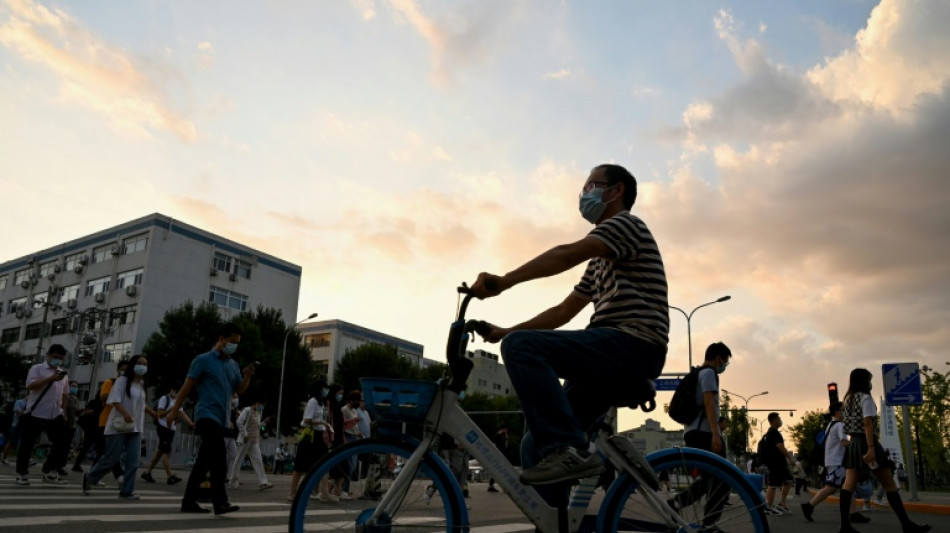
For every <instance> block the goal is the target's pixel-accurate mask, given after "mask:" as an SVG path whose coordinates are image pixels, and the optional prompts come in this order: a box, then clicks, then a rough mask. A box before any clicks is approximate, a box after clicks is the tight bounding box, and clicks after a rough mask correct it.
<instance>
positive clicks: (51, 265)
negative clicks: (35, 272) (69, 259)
mask: <svg viewBox="0 0 950 533" xmlns="http://www.w3.org/2000/svg"><path fill="white" fill-rule="evenodd" d="M55 273H56V261H47V262H45V263H43V264H42V265H40V277H42V278H45V277H46V276H49V275H50V274H55Z"/></svg>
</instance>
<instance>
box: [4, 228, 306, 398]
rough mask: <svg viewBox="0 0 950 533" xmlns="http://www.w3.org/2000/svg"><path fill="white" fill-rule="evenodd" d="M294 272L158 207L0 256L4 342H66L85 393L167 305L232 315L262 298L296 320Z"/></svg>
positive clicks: (36, 349) (29, 345)
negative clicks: (199, 306) (214, 308)
mask: <svg viewBox="0 0 950 533" xmlns="http://www.w3.org/2000/svg"><path fill="white" fill-rule="evenodd" d="M300 277H301V268H300V267H299V266H297V265H294V264H292V263H289V262H287V261H284V260H282V259H278V258H277V257H274V256H271V255H268V254H265V253H263V252H260V251H258V250H255V249H253V248H250V247H248V246H244V245H242V244H239V243H237V242H234V241H231V240H228V239H225V238H224V237H221V236H218V235H215V234H213V233H210V232H207V231H204V230H202V229H199V228H196V227H194V226H189V225H188V224H184V223H182V222H180V221H178V220H175V219H172V218H171V217H168V216H165V215H162V214H159V213H155V214H152V215H149V216H146V217H143V218H140V219H137V220H133V221H131V222H127V223H125V224H121V225H118V226H115V227H112V228H108V229H105V230H102V231H100V232H97V233H93V234H91V235H86V236H84V237H80V238H78V239H75V240H72V241H69V242H65V243H63V244H60V245H57V246H53V247H51V248H47V249H45V250H40V251H37V252H35V253H32V254H30V255H27V256H24V257H20V258H17V259H13V260H10V261H7V262H5V263H2V264H0V344H4V345H6V346H7V347H8V348H10V349H11V350H13V351H17V352H19V353H22V354H24V355H28V356H31V358H32V359H33V360H34V361H38V360H39V359H40V358H41V356H42V354H44V353H45V351H46V349H47V348H49V346H50V345H51V344H54V343H55V344H62V345H63V346H65V347H66V349H67V350H68V351H69V355H68V357H67V360H66V365H67V367H68V368H69V374H70V378H71V379H74V380H76V381H78V382H79V389H80V392H79V397H80V399H83V400H85V399H86V398H87V397H88V391H89V389H90V387H91V386H92V384H93V383H94V385H95V387H96V388H98V386H99V384H100V383H101V382H102V381H103V379H105V378H109V377H112V376H114V375H115V363H116V362H117V361H118V360H119V359H122V358H126V357H129V356H130V355H132V354H134V353H138V352H139V351H141V349H142V347H143V346H144V345H145V342H146V340H147V339H148V337H149V336H150V335H151V334H152V333H153V332H154V331H156V329H157V328H158V325H159V323H160V322H161V320H162V318H164V315H165V313H166V311H168V310H169V309H171V308H173V307H177V306H180V305H182V304H184V303H185V302H186V301H188V300H190V301H192V302H195V303H201V302H212V303H215V304H217V305H218V308H219V309H220V311H221V313H222V315H223V316H224V317H225V318H228V317H231V316H233V315H237V314H238V313H240V312H242V311H251V310H253V309H255V308H256V307H257V306H259V305H262V306H264V307H269V308H275V309H279V310H280V311H281V312H282V313H283V316H284V318H285V319H286V320H288V321H290V322H293V321H294V318H295V317H296V316H297V299H298V296H299V293H300ZM209 333H210V335H214V332H209ZM209 348H210V345H209ZM194 355H196V354H181V356H182V357H189V358H190V357H193V356H194ZM24 378H25V376H24Z"/></svg>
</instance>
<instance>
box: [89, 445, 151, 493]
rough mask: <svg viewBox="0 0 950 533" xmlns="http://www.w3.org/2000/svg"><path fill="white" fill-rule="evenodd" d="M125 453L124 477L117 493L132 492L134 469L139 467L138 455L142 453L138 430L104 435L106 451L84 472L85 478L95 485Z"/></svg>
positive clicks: (133, 487) (133, 488)
mask: <svg viewBox="0 0 950 533" xmlns="http://www.w3.org/2000/svg"><path fill="white" fill-rule="evenodd" d="M123 453H124V454H125V463H124V468H125V479H123V480H122V485H121V486H120V487H119V494H132V492H133V491H134V490H135V471H136V469H138V467H139V455H140V454H141V453H142V434H141V433H138V432H132V433H117V434H115V435H106V452H105V454H104V455H103V456H102V457H100V458H99V460H98V461H96V464H95V465H94V466H93V467H92V468H91V469H89V471H88V472H86V479H88V480H89V482H90V483H92V484H93V485H95V484H96V483H98V482H99V480H100V479H102V476H104V475H106V473H108V472H111V471H112V467H113V466H115V465H117V464H119V462H120V461H121V460H122V454H123Z"/></svg>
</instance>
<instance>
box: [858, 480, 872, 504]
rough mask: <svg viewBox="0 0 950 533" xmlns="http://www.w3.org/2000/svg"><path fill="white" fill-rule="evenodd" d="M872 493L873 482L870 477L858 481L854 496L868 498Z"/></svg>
mask: <svg viewBox="0 0 950 533" xmlns="http://www.w3.org/2000/svg"><path fill="white" fill-rule="evenodd" d="M872 494H874V484H873V483H871V478H866V479H864V480H863V481H859V482H858V486H857V487H856V488H855V489H854V497H855V498H859V499H862V500H864V499H867V498H870V497H871V495H872Z"/></svg>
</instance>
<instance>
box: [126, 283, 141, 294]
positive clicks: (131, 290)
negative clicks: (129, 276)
mask: <svg viewBox="0 0 950 533" xmlns="http://www.w3.org/2000/svg"><path fill="white" fill-rule="evenodd" d="M136 292H138V288H137V287H136V286H135V285H129V286H128V287H126V288H125V293H126V294H128V295H129V296H135V293H136Z"/></svg>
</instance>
